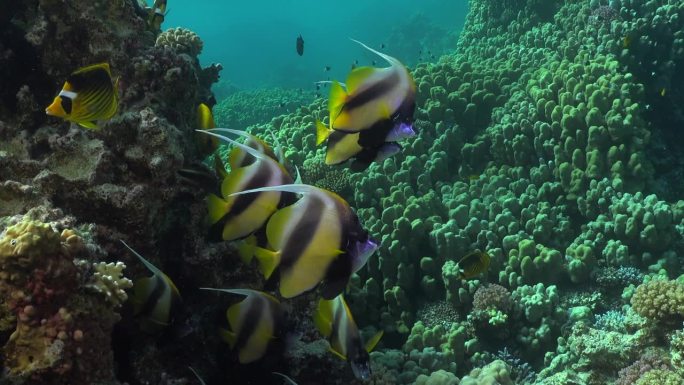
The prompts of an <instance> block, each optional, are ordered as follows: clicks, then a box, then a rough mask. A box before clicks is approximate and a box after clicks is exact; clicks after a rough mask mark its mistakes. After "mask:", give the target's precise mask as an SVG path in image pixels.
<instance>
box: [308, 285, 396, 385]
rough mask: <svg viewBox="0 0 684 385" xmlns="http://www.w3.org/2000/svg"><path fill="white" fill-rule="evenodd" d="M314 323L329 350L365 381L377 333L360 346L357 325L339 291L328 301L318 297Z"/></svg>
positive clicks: (368, 376)
mask: <svg viewBox="0 0 684 385" xmlns="http://www.w3.org/2000/svg"><path fill="white" fill-rule="evenodd" d="M313 318H314V324H315V325H316V328H317V329H318V331H320V332H321V334H322V335H323V336H324V337H326V338H327V339H328V342H329V343H330V351H331V352H332V353H334V354H335V355H336V356H338V357H340V358H342V359H343V360H346V361H348V362H349V365H350V366H351V368H352V371H353V372H354V376H355V377H356V378H357V379H359V380H364V381H365V380H368V379H369V378H370V376H371V366H370V356H369V355H368V353H370V352H371V351H372V350H373V348H374V347H375V345H377V344H378V342H379V341H380V338H382V334H383V333H382V331H380V332H378V333H377V334H375V335H374V336H373V338H371V339H370V340H368V342H367V343H366V344H365V345H364V344H363V342H362V340H361V335H360V334H359V328H358V327H357V326H356V322H354V317H352V314H351V310H349V306H347V303H346V302H345V300H344V297H343V296H342V294H340V295H338V296H337V297H335V298H334V299H332V300H326V299H321V300H320V301H318V308H317V309H316V312H315V313H314V317H313Z"/></svg>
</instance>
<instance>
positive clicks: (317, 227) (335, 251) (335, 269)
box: [231, 184, 379, 299]
mask: <svg viewBox="0 0 684 385" xmlns="http://www.w3.org/2000/svg"><path fill="white" fill-rule="evenodd" d="M275 191H279V192H289V193H294V194H300V195H301V198H300V199H299V200H297V201H296V202H295V203H294V204H292V205H289V206H286V207H284V208H281V209H279V210H278V211H276V212H275V213H274V214H273V215H272V216H271V218H270V219H269V220H268V223H267V224H266V239H267V243H268V245H269V246H270V249H265V248H261V247H254V248H253V249H254V257H256V259H257V261H258V262H259V268H260V270H261V272H262V273H263V274H264V276H265V277H266V279H270V277H271V275H272V274H273V273H274V271H276V269H277V270H278V273H279V274H278V278H279V282H280V285H279V291H280V294H281V295H282V296H283V297H284V298H292V297H296V296H298V295H300V294H302V293H304V292H307V291H309V290H312V289H314V288H315V287H316V286H318V285H319V284H321V294H322V296H323V298H326V299H331V298H334V297H335V296H337V295H338V294H339V293H341V292H342V291H343V290H344V288H345V286H346V285H347V283H348V282H349V277H350V276H351V275H352V274H353V273H355V272H357V271H358V270H359V269H360V268H361V267H363V266H364V265H365V264H366V261H367V260H368V258H369V257H370V256H371V255H373V253H375V251H376V250H377V249H378V246H379V244H378V242H376V241H375V240H373V239H372V238H371V237H370V236H369V235H368V232H367V231H366V230H365V229H363V228H362V227H361V224H360V223H359V218H358V217H357V216H356V213H354V211H353V210H352V208H351V207H350V206H349V204H348V203H347V202H346V201H345V200H344V199H342V198H341V197H340V196H339V195H337V194H335V193H333V192H331V191H328V190H324V189H322V188H318V187H314V186H310V185H305V184H291V185H282V186H271V187H262V188H256V189H253V190H245V191H240V192H237V193H234V194H232V195H231V196H236V195H243V194H254V193H259V194H261V193H266V192H275ZM243 258H245V257H244V256H243Z"/></svg>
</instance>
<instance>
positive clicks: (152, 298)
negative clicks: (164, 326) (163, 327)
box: [136, 274, 171, 321]
mask: <svg viewBox="0 0 684 385" xmlns="http://www.w3.org/2000/svg"><path fill="white" fill-rule="evenodd" d="M153 279H154V281H153V282H154V284H153V287H154V288H153V289H152V292H151V293H150V295H149V296H148V297H147V298H146V299H145V302H143V304H142V305H141V306H140V310H139V311H138V313H137V314H136V316H139V317H145V318H150V316H151V315H152V313H154V310H155V308H156V307H157V304H158V303H159V299H160V298H161V296H162V294H164V290H165V287H166V281H164V279H163V278H161V277H159V276H157V275H156V274H155V275H153ZM169 290H171V288H169ZM167 321H168V320H167Z"/></svg>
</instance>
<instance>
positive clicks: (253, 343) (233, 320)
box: [201, 287, 285, 364]
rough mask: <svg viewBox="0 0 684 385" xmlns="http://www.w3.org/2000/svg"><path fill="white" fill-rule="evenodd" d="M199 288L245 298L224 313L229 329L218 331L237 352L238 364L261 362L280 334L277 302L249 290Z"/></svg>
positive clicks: (280, 317)
mask: <svg viewBox="0 0 684 385" xmlns="http://www.w3.org/2000/svg"><path fill="white" fill-rule="evenodd" d="M201 289H202V290H213V291H221V292H224V293H231V294H237V295H243V296H245V299H243V300H242V301H240V302H238V303H236V304H234V305H231V306H230V307H229V308H228V310H227V311H226V318H228V326H229V327H230V330H226V329H221V330H220V333H221V337H222V338H223V339H224V340H225V341H226V342H227V343H228V344H229V345H230V347H231V349H233V350H236V351H237V353H238V360H239V361H240V363H241V364H248V363H251V362H254V361H258V360H259V359H261V358H262V357H263V356H264V355H265V354H266V351H267V350H268V347H269V345H270V344H271V342H272V341H273V340H274V339H275V338H277V336H278V335H279V333H280V327H281V325H282V321H283V319H284V316H285V312H284V311H283V308H282V306H281V305H280V302H279V301H278V300H277V299H276V298H275V297H274V296H272V295H270V294H268V293H264V292H263V291H258V290H252V289H215V288H210V287H203V288H201Z"/></svg>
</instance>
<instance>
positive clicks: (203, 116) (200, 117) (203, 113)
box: [195, 103, 219, 156]
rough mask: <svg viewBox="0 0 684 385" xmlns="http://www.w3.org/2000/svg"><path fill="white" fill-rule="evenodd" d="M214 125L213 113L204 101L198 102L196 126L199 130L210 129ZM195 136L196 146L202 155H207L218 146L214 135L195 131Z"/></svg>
mask: <svg viewBox="0 0 684 385" xmlns="http://www.w3.org/2000/svg"><path fill="white" fill-rule="evenodd" d="M215 127H216V123H214V114H213V113H212V112H211V108H209V106H207V105H206V104H204V103H200V104H199V106H197V128H198V129H200V130H211V129H212V128H215ZM195 138H196V139H195V140H196V142H197V148H198V149H199V151H200V154H202V156H206V155H209V154H211V153H212V152H214V151H216V149H217V148H218V145H219V141H218V139H216V138H215V137H212V136H206V135H201V134H197V133H196V134H195Z"/></svg>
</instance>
